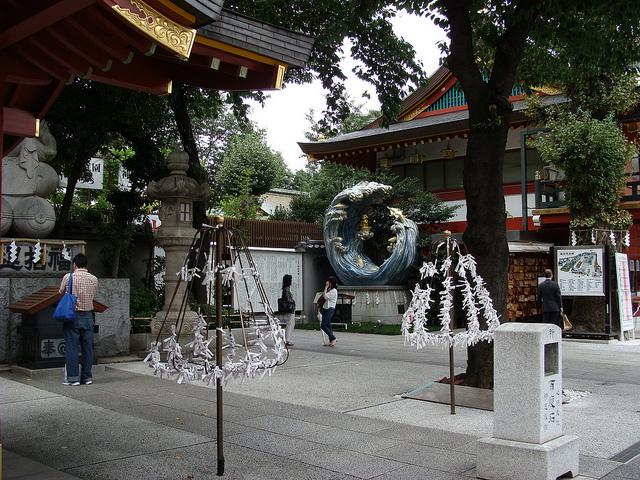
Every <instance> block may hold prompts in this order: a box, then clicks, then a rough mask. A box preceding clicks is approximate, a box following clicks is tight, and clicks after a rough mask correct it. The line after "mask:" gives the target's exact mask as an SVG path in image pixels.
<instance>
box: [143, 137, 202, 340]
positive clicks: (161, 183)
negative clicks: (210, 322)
mask: <svg viewBox="0 0 640 480" xmlns="http://www.w3.org/2000/svg"><path fill="white" fill-rule="evenodd" d="M167 166H168V167H169V176H167V177H164V178H162V179H160V180H158V181H157V182H151V183H150V184H149V186H148V187H147V192H148V194H149V196H150V197H151V198H154V199H157V200H160V201H161V202H162V205H161V207H160V220H161V222H162V223H161V225H160V228H159V229H158V233H157V235H156V238H157V240H158V244H159V245H160V246H161V247H162V248H163V249H164V251H165V262H166V264H165V267H166V269H165V276H164V306H163V307H162V310H161V311H160V312H158V313H157V314H156V316H155V317H154V319H153V321H152V322H151V333H152V334H153V335H157V334H158V333H159V332H160V333H162V334H163V335H164V334H170V333H171V325H174V324H175V323H176V320H177V317H178V313H179V311H180V305H181V301H182V299H183V298H184V294H185V288H186V282H181V283H180V285H179V286H178V280H179V277H178V275H176V274H177V273H179V272H180V269H181V268H182V264H183V262H184V259H185V257H186V256H187V255H188V254H189V247H190V246H191V242H192V241H193V238H194V235H195V233H196V230H195V229H194V228H193V226H192V225H193V202H194V200H204V199H206V198H207V195H208V187H207V185H205V184H200V183H198V182H197V181H196V180H194V179H193V178H191V177H187V169H188V168H189V155H188V154H187V153H186V152H183V151H182V150H174V151H173V152H172V153H171V154H170V155H169V157H167ZM176 286H178V291H177V292H176V294H175V299H176V300H175V301H174V302H173V304H171V299H172V297H173V296H174V291H175V290H176ZM196 318H197V314H196V312H194V311H192V310H191V309H190V308H189V305H188V304H187V306H186V311H184V319H183V325H182V331H183V332H191V330H192V327H193V325H195V321H196ZM165 319H166V321H165ZM163 322H164V327H163V326H162V325H163ZM161 330H162V331H161Z"/></svg>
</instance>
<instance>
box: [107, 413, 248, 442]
mask: <svg viewBox="0 0 640 480" xmlns="http://www.w3.org/2000/svg"><path fill="white" fill-rule="evenodd" d="M117 411H118V412H119V413H123V414H125V415H130V416H133V417H137V418H143V419H145V420H149V421H151V422H154V423H158V424H160V425H166V426H168V427H172V428H175V429H177V430H182V431H185V432H190V433H196V434H198V435H202V436H203V437H207V438H209V439H211V440H215V439H216V436H217V420H216V418H215V417H214V418H210V417H207V416H205V415H197V414H194V413H191V412H188V411H184V410H179V409H175V408H168V407H164V406H162V405H131V406H128V407H127V406H124V407H122V408H119V409H118V410H117ZM246 429H247V427H245V426H244V425H240V424H238V423H235V422H231V421H229V422H227V421H225V422H224V433H225V435H231V434H234V433H241V432H243V431H245V430H246Z"/></svg>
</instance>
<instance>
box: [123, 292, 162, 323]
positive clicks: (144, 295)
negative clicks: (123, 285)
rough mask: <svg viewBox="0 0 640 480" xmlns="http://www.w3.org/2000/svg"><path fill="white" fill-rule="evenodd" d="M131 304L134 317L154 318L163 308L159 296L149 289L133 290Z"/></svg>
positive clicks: (131, 313) (130, 298)
mask: <svg viewBox="0 0 640 480" xmlns="http://www.w3.org/2000/svg"><path fill="white" fill-rule="evenodd" d="M129 302H130V306H129V309H130V315H131V316H132V317H153V316H154V315H155V314H156V312H157V311H159V310H160V308H161V305H160V304H159V303H160V302H159V299H158V295H157V294H156V292H154V291H153V290H149V289H148V288H132V289H131V293H130V296H129Z"/></svg>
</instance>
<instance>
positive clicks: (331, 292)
mask: <svg viewBox="0 0 640 480" xmlns="http://www.w3.org/2000/svg"><path fill="white" fill-rule="evenodd" d="M337 285H338V279H337V278H336V277H329V278H327V281H326V282H325V284H324V292H323V293H322V296H323V298H324V305H322V323H321V324H320V328H321V329H322V331H323V332H324V333H326V334H327V336H328V337H329V346H330V347H335V346H336V336H335V335H334V334H333V330H332V329H331V319H332V318H333V313H334V312H335V310H336V302H337V301H338V290H336V286H337Z"/></svg>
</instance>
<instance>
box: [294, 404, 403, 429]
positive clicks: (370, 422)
mask: <svg viewBox="0 0 640 480" xmlns="http://www.w3.org/2000/svg"><path fill="white" fill-rule="evenodd" d="M305 419H306V420H307V421H309V422H313V423H320V424H322V425H327V426H330V427H339V428H346V429H348V430H353V431H354V432H361V433H375V432H380V431H382V430H386V429H388V428H390V427H393V426H395V425H396V424H395V423H393V422H387V421H384V420H379V419H373V418H365V417H361V416H358V415H352V414H350V413H343V414H341V415H336V413H335V412H326V411H318V410H317V409H314V411H313V412H312V413H310V414H309V415H308V416H307V417H306V418H305Z"/></svg>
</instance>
